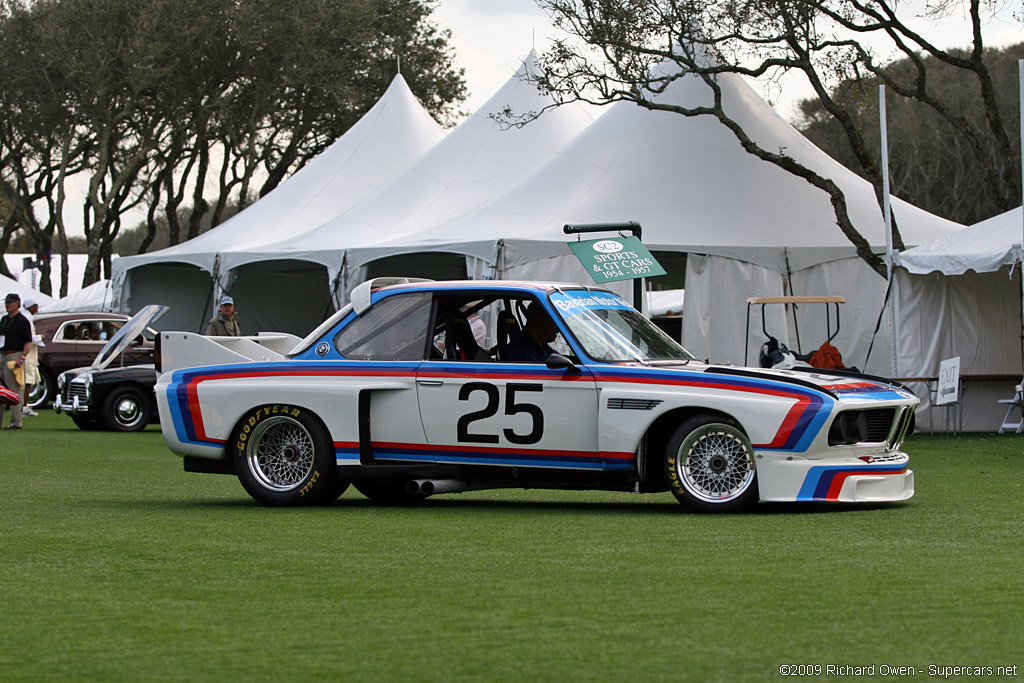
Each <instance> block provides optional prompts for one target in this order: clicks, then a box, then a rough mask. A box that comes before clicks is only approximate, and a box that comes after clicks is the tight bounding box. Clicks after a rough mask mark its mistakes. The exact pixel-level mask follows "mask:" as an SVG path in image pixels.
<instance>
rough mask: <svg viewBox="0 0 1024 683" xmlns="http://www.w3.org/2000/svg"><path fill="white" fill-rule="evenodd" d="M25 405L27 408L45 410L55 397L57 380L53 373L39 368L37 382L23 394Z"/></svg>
mask: <svg viewBox="0 0 1024 683" xmlns="http://www.w3.org/2000/svg"><path fill="white" fill-rule="evenodd" d="M25 394H26V395H25V403H26V404H28V407H29V408H32V409H35V408H45V407H46V406H48V405H49V404H50V402H52V401H53V399H54V398H55V397H56V396H57V380H55V379H54V378H53V373H52V372H50V370H49V369H47V368H45V367H40V368H39V381H38V382H36V383H35V384H33V385H32V386H30V387H28V390H27V391H26V392H25Z"/></svg>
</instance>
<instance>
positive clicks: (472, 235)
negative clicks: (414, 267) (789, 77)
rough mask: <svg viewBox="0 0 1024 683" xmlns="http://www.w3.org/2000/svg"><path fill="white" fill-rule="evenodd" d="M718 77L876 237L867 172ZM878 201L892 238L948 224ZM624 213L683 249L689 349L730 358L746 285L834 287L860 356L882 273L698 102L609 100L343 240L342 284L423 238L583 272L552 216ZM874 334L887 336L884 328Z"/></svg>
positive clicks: (844, 340) (755, 332) (603, 217)
mask: <svg viewBox="0 0 1024 683" xmlns="http://www.w3.org/2000/svg"><path fill="white" fill-rule="evenodd" d="M719 83H720V85H721V87H722V90H723V100H724V107H725V111H726V112H727V113H728V114H729V115H730V116H731V117H732V118H733V119H734V120H736V121H738V122H739V123H740V124H741V125H742V127H743V129H744V130H745V131H746V132H747V133H748V134H749V135H750V137H751V138H753V139H754V140H755V141H757V142H759V143H760V145H761V146H762V147H764V148H765V149H768V150H770V151H777V150H783V151H784V152H785V153H786V154H788V155H790V156H791V157H793V158H795V159H797V160H799V161H800V162H801V163H803V164H804V165H805V166H808V167H810V168H811V169H813V170H815V171H816V172H818V173H819V174H820V175H822V176H825V177H827V178H830V179H832V180H833V181H835V182H836V183H837V184H838V185H839V186H840V187H841V188H842V189H843V190H844V192H845V193H846V198H847V202H848V205H849V214H850V217H851V220H852V221H853V224H854V226H855V227H856V228H857V229H858V230H859V231H860V233H861V234H862V235H863V236H864V237H865V238H866V239H867V240H868V241H869V242H870V244H871V245H873V246H874V248H876V249H877V250H878V251H884V244H885V238H884V222H883V219H882V214H881V211H880V209H879V207H878V204H877V202H876V199H875V195H874V191H873V188H872V187H871V185H870V184H869V183H867V182H866V181H864V180H862V179H861V178H859V177H858V176H856V175H855V174H854V173H852V172H851V171H849V170H847V169H846V168H844V167H842V166H841V165H840V164H839V163H837V162H836V161H834V160H833V159H831V158H829V157H828V156H827V155H825V154H824V153H823V152H822V151H821V150H819V149H818V148H816V147H814V146H813V145H812V144H811V143H810V142H809V141H808V140H807V139H806V138H804V137H803V136H801V135H800V134H799V133H798V132H797V131H796V130H795V129H794V128H792V127H791V126H790V125H789V124H788V123H786V122H785V121H784V120H783V119H782V118H781V117H780V116H779V115H778V114H776V112H775V111H774V110H773V109H772V108H771V107H770V106H769V105H768V104H767V103H766V102H764V100H763V99H762V98H761V97H760V96H758V95H757V94H756V93H755V92H754V91H753V90H752V89H751V88H750V87H749V86H748V85H747V84H746V83H745V82H744V81H743V80H742V79H741V78H739V77H736V76H732V75H723V76H721V77H720V79H719ZM657 101H660V102H664V103H667V104H680V105H682V106H687V107H694V106H698V105H707V104H710V102H711V91H710V89H709V88H708V87H707V85H706V84H704V83H703V82H702V81H700V80H699V79H697V78H695V77H685V78H681V79H678V80H677V81H676V82H674V83H673V84H672V85H671V86H670V87H669V89H668V90H667V91H666V92H665V93H664V95H662V96H659V97H658V98H657ZM893 211H894V215H895V217H896V219H897V221H898V225H899V227H900V229H901V232H902V235H903V238H904V240H905V241H906V242H907V243H908V244H918V243H921V242H925V241H929V240H931V239H935V238H937V237H940V236H943V235H946V234H949V233H951V232H953V231H955V230H957V229H959V228H961V227H962V226H960V225H958V224H956V223H952V222H950V221H947V220H944V219H942V218H939V217H937V216H934V215H931V214H928V213H927V212H924V211H922V210H920V209H917V208H915V207H913V206H911V205H909V204H907V203H905V202H902V201H900V200H898V199H894V200H893ZM625 220H633V221H638V222H639V223H640V224H641V225H642V226H643V240H644V242H645V243H646V244H647V245H648V247H649V248H651V249H652V250H655V252H656V255H657V253H659V252H660V253H662V254H665V253H666V252H675V253H685V254H687V255H688V256H687V260H686V307H685V309H684V322H683V334H684V343H685V345H686V346H687V347H688V348H689V349H690V350H691V351H692V352H694V353H695V354H696V355H698V356H699V357H711V358H713V359H715V360H719V361H728V362H733V363H743V362H744V359H743V353H744V347H745V340H746V334H745V332H744V328H745V327H746V317H745V316H746V310H745V303H744V302H745V300H746V298H747V297H749V296H768V295H781V294H784V293H793V294H838V295H842V296H844V297H845V298H846V300H847V301H848V302H850V303H848V304H847V305H846V307H845V309H844V310H843V312H842V319H843V322H842V329H841V331H840V335H839V336H838V337H837V338H836V340H834V342H833V343H835V344H836V345H837V346H838V347H839V348H840V349H841V350H842V352H843V353H844V356H845V357H846V359H847V361H848V364H857V365H862V364H863V362H864V358H865V355H866V352H867V348H868V345H869V343H870V341H871V337H872V332H873V330H874V328H875V323H876V320H877V318H878V315H879V313H880V311H881V307H882V302H883V295H884V291H885V287H886V283H885V280H884V279H883V278H882V277H880V276H878V275H877V274H876V273H874V272H873V271H872V270H870V269H869V268H868V267H867V266H866V265H865V264H864V263H863V262H862V261H861V260H860V259H858V258H857V257H856V255H855V251H854V248H853V246H852V245H851V244H850V242H849V241H848V240H847V238H846V237H845V236H844V235H843V234H842V233H841V232H840V230H839V228H838V227H837V226H836V222H835V217H834V214H833V209H832V206H831V204H830V201H829V198H828V196H827V195H826V194H825V193H823V192H821V191H820V190H817V189H815V188H813V187H812V186H811V185H809V184H808V183H807V182H806V181H804V180H802V179H800V178H797V177H796V176H793V175H791V174H789V173H787V172H786V171H783V170H781V169H780V168H778V167H776V166H774V165H772V164H769V163H767V162H763V161H760V160H758V159H757V158H755V157H754V156H752V155H750V154H748V153H747V152H745V151H744V150H743V149H742V147H741V146H740V144H739V142H738V141H737V140H736V138H735V137H734V136H733V134H732V133H731V132H730V131H729V130H728V129H727V128H726V127H725V126H723V125H722V124H721V123H719V122H718V120H717V119H715V118H713V117H710V116H699V117H685V116H682V115H679V114H675V113H669V112H664V111H649V110H646V109H643V108H641V107H638V106H636V105H635V104H632V103H619V104H615V105H613V106H612V107H611V108H610V109H609V111H607V113H605V114H604V115H603V116H602V117H601V118H600V119H598V120H597V121H596V122H595V123H594V124H592V125H591V126H589V127H588V128H587V130H586V131H584V132H583V133H581V134H580V135H578V136H577V137H576V138H575V139H573V140H572V142H570V143H569V144H568V145H566V146H565V147H564V148H562V149H561V150H559V151H558V152H556V153H555V154H554V155H553V156H552V157H551V158H549V159H548V160H547V161H546V162H545V163H544V164H542V165H541V166H539V167H538V168H537V169H535V170H534V171H532V172H531V173H530V174H529V175H527V176H526V177H524V178H523V179H522V180H521V181H519V182H518V183H517V184H516V185H514V186H513V187H511V188H510V189H509V190H508V191H506V192H504V193H503V194H501V195H500V196H498V197H496V198H494V199H492V200H491V201H489V202H487V203H486V204H484V205H483V206H481V207H480V208H479V209H477V210H475V211H473V212H471V213H468V214H465V215H463V216H461V217H459V218H457V219H455V220H453V221H449V222H448V223H446V224H445V225H444V226H442V227H441V228H432V229H430V230H427V231H423V232H421V233H419V234H415V235H406V236H402V237H400V238H398V239H393V238H390V236H388V235H382V236H381V238H380V239H379V241H378V242H377V243H376V244H366V245H365V246H363V247H361V248H356V249H352V250H350V251H349V252H348V261H347V269H348V271H349V272H350V273H352V274H353V275H352V280H351V281H350V282H349V287H351V285H352V284H353V283H354V282H355V281H357V280H359V279H361V278H362V277H363V273H365V272H366V271H364V270H360V268H365V267H367V266H372V265H373V263H374V262H375V261H376V260H378V259H382V258H388V257H392V258H393V257H394V255H395V254H396V253H406V254H422V253H427V252H438V251H440V252H453V253H460V254H464V255H465V256H466V257H467V259H468V260H469V262H470V263H473V262H476V263H477V265H476V266H475V267H472V268H469V270H470V271H471V272H473V271H475V272H493V273H494V274H495V276H497V277H505V278H550V279H556V280H559V281H579V282H590V278H589V276H588V275H587V274H586V273H585V272H584V271H583V270H582V268H581V267H580V266H579V264H578V263H577V262H576V260H575V258H574V257H573V256H572V255H571V254H570V253H569V250H568V248H567V247H566V245H565V244H564V243H565V242H566V241H567V239H569V238H567V237H566V236H564V235H563V234H562V232H561V227H562V225H563V224H565V223H588V222H610V221H625ZM370 271H371V272H372V268H370ZM393 274H400V273H393ZM780 308H781V307H780ZM800 315H801V318H800V333H801V337H802V339H803V340H804V341H805V344H804V345H805V346H808V345H809V346H810V347H811V348H813V347H816V346H817V345H818V344H820V342H821V341H823V340H824V339H825V336H826V335H825V332H824V327H825V322H826V321H825V317H824V314H821V315H818V314H817V313H816V312H814V311H802V312H801V314H800ZM769 318H770V319H771V320H772V322H771V323H770V324H769V328H770V329H769V332H771V333H772V334H774V335H775V336H777V337H779V338H780V339H782V340H784V341H786V342H787V343H789V342H790V341H791V340H790V339H789V338H788V337H787V329H786V328H787V322H786V321H785V320H783V318H782V311H781V310H779V311H769ZM789 324H790V325H791V324H792V318H790V320H789ZM833 324H834V321H833ZM751 327H752V328H754V329H752V330H751V332H750V337H749V339H750V345H751V348H753V349H757V348H758V347H759V345H760V343H761V342H762V341H764V335H763V333H762V331H761V330H760V320H759V316H758V324H757V325H756V326H755V325H751ZM882 334H883V335H885V336H882V337H881V339H883V340H885V339H887V338H888V337H887V335H888V332H887V329H883V332H882ZM811 340H813V343H809V342H810V341H811ZM790 346H791V347H792V346H793V344H790ZM882 346H887V344H884V343H883V344H882ZM811 348H805V349H804V351H809V350H811ZM748 361H750V362H756V358H751V359H748ZM867 369H868V370H875V371H880V372H886V373H888V371H889V359H888V355H887V354H881V353H880V354H877V355H875V356H872V358H871V366H870V367H869V368H867Z"/></svg>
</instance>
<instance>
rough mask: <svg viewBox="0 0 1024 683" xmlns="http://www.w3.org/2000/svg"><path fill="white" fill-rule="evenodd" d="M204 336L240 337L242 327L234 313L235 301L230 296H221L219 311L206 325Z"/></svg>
mask: <svg viewBox="0 0 1024 683" xmlns="http://www.w3.org/2000/svg"><path fill="white" fill-rule="evenodd" d="M206 336H208V337H241V336H242V327H241V325H239V324H238V314H237V313H235V300H234V299H232V298H231V297H230V296H222V297H221V298H220V310H219V311H218V312H217V315H215V316H213V318H211V319H210V322H208V323H207V324H206Z"/></svg>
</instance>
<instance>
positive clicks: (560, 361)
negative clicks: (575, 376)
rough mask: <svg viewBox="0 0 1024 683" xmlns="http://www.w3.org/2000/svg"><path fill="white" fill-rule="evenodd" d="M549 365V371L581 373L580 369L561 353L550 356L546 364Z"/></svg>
mask: <svg viewBox="0 0 1024 683" xmlns="http://www.w3.org/2000/svg"><path fill="white" fill-rule="evenodd" d="M544 364H545V365H547V367H548V370H570V371H573V372H579V371H580V369H579V368H578V367H576V365H575V364H574V363H573V362H572V361H571V360H569V359H568V358H566V357H565V356H563V355H562V354H560V353H553V354H551V355H550V356H548V359H547V360H546V361H545V362H544Z"/></svg>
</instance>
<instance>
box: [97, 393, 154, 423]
mask: <svg viewBox="0 0 1024 683" xmlns="http://www.w3.org/2000/svg"><path fill="white" fill-rule="evenodd" d="M151 405H152V404H151V403H150V399H149V397H148V396H146V394H145V393H144V392H143V391H142V390H141V389H137V388H136V387H123V388H121V389H115V390H114V391H112V392H110V394H109V395H107V397H106V398H105V399H104V400H103V408H102V412H101V413H100V419H101V420H102V421H103V426H104V427H106V428H107V429H109V430H110V431H112V432H138V431H141V430H143V429H145V428H146V425H147V424H149V415H150V413H151V412H152V407H151Z"/></svg>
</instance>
